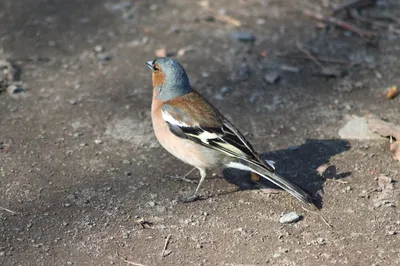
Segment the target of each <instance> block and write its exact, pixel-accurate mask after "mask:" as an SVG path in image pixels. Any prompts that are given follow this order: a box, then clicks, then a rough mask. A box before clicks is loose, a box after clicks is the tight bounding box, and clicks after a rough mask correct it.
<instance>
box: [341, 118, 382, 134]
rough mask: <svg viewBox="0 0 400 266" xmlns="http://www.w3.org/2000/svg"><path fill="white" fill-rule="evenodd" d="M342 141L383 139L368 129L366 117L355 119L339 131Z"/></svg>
mask: <svg viewBox="0 0 400 266" xmlns="http://www.w3.org/2000/svg"><path fill="white" fill-rule="evenodd" d="M339 136H340V137H341V138H342V139H358V140H364V139H381V137H380V136H379V135H377V134H374V133H372V132H371V131H370V130H369V129H368V124H367V120H366V119H365V118H364V117H354V118H353V119H351V120H350V121H349V122H347V124H346V125H345V126H343V127H342V128H341V129H340V130H339Z"/></svg>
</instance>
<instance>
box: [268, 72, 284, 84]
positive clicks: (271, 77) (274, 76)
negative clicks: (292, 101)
mask: <svg viewBox="0 0 400 266" xmlns="http://www.w3.org/2000/svg"><path fill="white" fill-rule="evenodd" d="M280 77H281V76H280V74H279V73H278V72H276V71H272V72H269V73H268V74H267V75H265V76H264V79H265V81H266V82H268V83H269V84H275V83H276V82H278V80H279V79H280Z"/></svg>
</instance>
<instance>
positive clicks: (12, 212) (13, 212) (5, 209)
mask: <svg viewBox="0 0 400 266" xmlns="http://www.w3.org/2000/svg"><path fill="white" fill-rule="evenodd" d="M0 210H3V211H6V212H9V213H11V214H12V215H15V214H18V212H15V211H12V210H10V209H7V208H4V207H0Z"/></svg>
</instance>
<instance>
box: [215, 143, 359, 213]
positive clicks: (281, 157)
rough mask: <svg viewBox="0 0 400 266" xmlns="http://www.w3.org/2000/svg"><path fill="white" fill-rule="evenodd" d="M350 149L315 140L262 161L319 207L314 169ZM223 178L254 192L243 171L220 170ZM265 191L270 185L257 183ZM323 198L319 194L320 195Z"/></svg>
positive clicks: (321, 182)
mask: <svg viewBox="0 0 400 266" xmlns="http://www.w3.org/2000/svg"><path fill="white" fill-rule="evenodd" d="M349 149H350V143H349V142H348V141H346V140H340V139H330V140H317V139H310V140H306V142H305V143H304V144H302V145H300V146H296V147H291V148H289V149H284V150H277V151H272V152H267V153H263V154H262V157H263V158H264V159H268V160H273V161H275V167H276V172H277V173H278V174H280V175H282V176H284V177H287V178H288V179H290V180H292V181H293V182H294V183H296V184H298V185H299V186H300V187H302V188H303V189H304V190H305V191H307V192H309V193H310V195H312V197H314V198H315V200H316V204H317V206H319V207H322V200H323V199H322V198H320V194H321V192H323V186H324V183H325V180H324V178H323V177H321V176H320V175H319V174H318V172H317V170H316V169H317V167H318V166H320V165H323V164H326V163H329V160H330V158H331V157H333V156H335V155H337V154H340V153H342V152H345V151H347V150H349ZM350 175H351V173H349V172H346V173H338V174H337V175H336V176H335V178H345V177H348V176H350ZM223 177H224V179H225V180H226V181H228V182H229V183H232V184H234V185H236V186H238V187H239V188H240V189H242V190H246V189H257V188H259V187H260V186H259V185H258V184H255V182H254V181H252V180H251V176H250V174H249V172H247V171H241V170H236V169H229V168H228V169H224V171H223ZM260 182H261V184H262V185H263V186H266V187H271V188H276V186H275V185H274V184H272V183H271V182H269V181H267V180H264V179H262V180H260ZM322 194H323V193H322Z"/></svg>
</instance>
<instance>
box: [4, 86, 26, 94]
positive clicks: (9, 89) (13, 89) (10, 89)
mask: <svg viewBox="0 0 400 266" xmlns="http://www.w3.org/2000/svg"><path fill="white" fill-rule="evenodd" d="M24 91H25V90H24V89H23V88H22V87H21V86H20V85H17V84H11V85H10V86H8V87H7V92H8V93H9V94H17V93H21V92H24Z"/></svg>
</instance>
